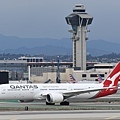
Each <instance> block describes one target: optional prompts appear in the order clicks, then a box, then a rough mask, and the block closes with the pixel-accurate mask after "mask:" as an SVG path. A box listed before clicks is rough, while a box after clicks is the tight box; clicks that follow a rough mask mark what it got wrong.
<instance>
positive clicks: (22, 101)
mask: <svg viewBox="0 0 120 120" xmlns="http://www.w3.org/2000/svg"><path fill="white" fill-rule="evenodd" d="M18 101H19V102H21V103H24V102H33V101H34V100H18Z"/></svg>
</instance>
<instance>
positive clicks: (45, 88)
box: [0, 83, 103, 100]
mask: <svg viewBox="0 0 120 120" xmlns="http://www.w3.org/2000/svg"><path fill="white" fill-rule="evenodd" d="M89 88H103V85H102V84H94V83H92V84H90V83H89V84H87V83H84V84H69V83H65V84H62V83H61V84H3V85H0V99H3V100H7V99H9V100H25V99H26V100H29V99H45V98H44V97H43V96H42V94H49V93H61V94H62V93H64V92H67V91H79V90H84V89H89ZM97 93H98V91H95V92H88V93H83V94H80V95H79V97H80V98H91V97H93V96H95V95H96V94H97Z"/></svg>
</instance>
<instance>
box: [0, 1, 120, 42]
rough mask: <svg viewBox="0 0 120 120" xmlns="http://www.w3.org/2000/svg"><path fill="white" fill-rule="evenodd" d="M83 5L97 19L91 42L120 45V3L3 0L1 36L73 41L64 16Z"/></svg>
mask: <svg viewBox="0 0 120 120" xmlns="http://www.w3.org/2000/svg"><path fill="white" fill-rule="evenodd" d="M76 3H83V4H84V5H85V7H86V11H87V12H88V13H89V14H90V15H92V16H93V17H94V20H93V23H92V24H91V25H90V26H89V29H90V31H91V32H90V33H89V34H88V36H89V39H90V40H97V39H103V40H107V41H111V42H117V43H120V23H119V21H120V0H0V34H3V35H6V36H18V37H28V38H34V37H35V38H55V39H56V38H57V39H61V38H70V37H71V34H70V33H69V32H68V30H69V29H71V27H70V26H69V25H67V23H66V21H65V17H66V16H67V15H69V14H70V13H72V9H73V7H74V5H75V4H76Z"/></svg>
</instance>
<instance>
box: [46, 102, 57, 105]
mask: <svg viewBox="0 0 120 120" xmlns="http://www.w3.org/2000/svg"><path fill="white" fill-rule="evenodd" d="M46 105H55V103H48V102H46Z"/></svg>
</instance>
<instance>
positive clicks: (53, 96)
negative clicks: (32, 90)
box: [46, 93, 64, 103]
mask: <svg viewBox="0 0 120 120" xmlns="http://www.w3.org/2000/svg"><path fill="white" fill-rule="evenodd" d="M63 101H64V97H63V95H62V94H59V93H50V94H47V97H46V102H48V103H59V102H63Z"/></svg>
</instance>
